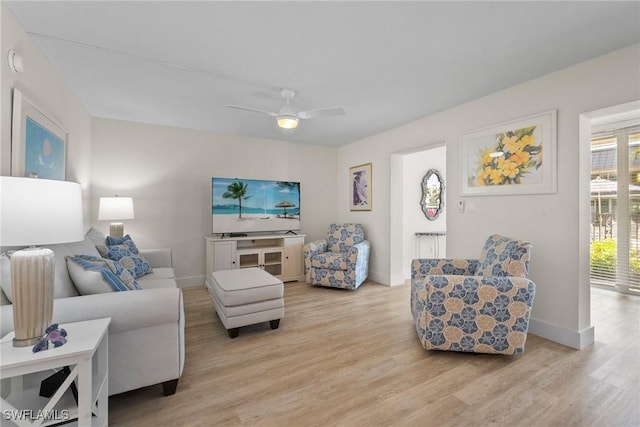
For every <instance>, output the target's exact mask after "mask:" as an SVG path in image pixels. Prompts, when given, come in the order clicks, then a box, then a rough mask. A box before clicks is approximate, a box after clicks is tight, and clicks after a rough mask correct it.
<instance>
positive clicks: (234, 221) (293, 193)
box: [211, 177, 300, 234]
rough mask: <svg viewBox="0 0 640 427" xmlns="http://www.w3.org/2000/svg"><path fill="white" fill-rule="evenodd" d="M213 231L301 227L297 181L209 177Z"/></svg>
mask: <svg viewBox="0 0 640 427" xmlns="http://www.w3.org/2000/svg"><path fill="white" fill-rule="evenodd" d="M211 218H212V230H213V234H231V233H234V234H244V233H259V232H275V231H295V230H300V183H299V182H290V181H270V180H261V179H240V178H216V177H214V178H211Z"/></svg>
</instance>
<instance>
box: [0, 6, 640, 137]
mask: <svg viewBox="0 0 640 427" xmlns="http://www.w3.org/2000/svg"><path fill="white" fill-rule="evenodd" d="M5 3H6V4H7V5H8V6H9V8H10V9H11V10H12V11H13V13H14V14H15V15H16V17H17V19H18V21H20V22H21V23H22V25H23V26H24V27H25V29H26V30H27V31H28V32H29V33H30V35H31V37H32V39H33V40H34V41H35V42H36V43H37V44H38V46H40V48H41V49H42V50H43V51H44V52H45V54H46V55H47V56H48V57H49V58H50V60H51V62H52V63H53V65H54V66H55V67H56V68H57V69H58V70H59V72H60V74H61V75H62V76H63V78H64V80H65V81H66V82H67V83H68V85H69V86H70V87H71V89H72V91H73V92H74V93H75V94H76V95H77V96H78V98H79V99H80V100H81V101H82V103H83V104H84V105H85V107H86V108H87V110H88V111H89V113H90V114H91V115H92V116H97V117H107V118H114V119H123V120H131V121H138V122H145V123H154V124H161V125H168V126H176V127H183V128H190V129H200V130H208V131H212V132H216V133H223V134H236V135H246V136H253V137H260V138H271V139H278V140H285V141H295V142H300V143H310V144H325V145H331V146H339V145H343V144H346V143H349V142H353V141H356V140H359V139H361V138H364V137H366V136H369V135H372V134H376V133H379V132H381V131H383V130H386V129H390V128H393V127H396V126H399V125H401V124H404V123H407V122H410V121H412V120H415V119H417V118H420V117H424V116H427V115H430V114H433V113H436V112H438V111H442V110H444V109H447V108H450V107H453V106H456V105H459V104H461V103H464V102H467V101H470V100H473V99H477V98H479V97H482V96H485V95H488V94H490V93H493V92H495V91H498V90H501V89H504V88H507V87H509V86H513V85H516V84H518V83H521V82H524V81H527V80H530V79H532V78H535V77H538V76H541V75H544V74H547V73H550V72H553V71H556V70H559V69H562V68H565V67H567V66H570V65H572V64H576V63H578V62H582V61H585V60H587V59H590V58H593V57H596V56H600V55H602V54H604V53H607V52H610V51H612V50H615V49H618V48H622V47H625V46H628V45H631V44H634V43H638V42H640V2H637V1H633V2H610V1H603V2H594V1H589V2H550V1H546V2H477V1H476V2H404V1H391V2H377V1H375V2H330V1H326V2H324V1H323V2H269V1H258V2H239V1H236V2H229V1H228V2H214V1H208V2H207V1H199V2H185V1H180V2H168V1H159V2H156V1H143V2H133V1H131V2H109V1H91V2H76V1H71V2H59V1H45V2H15V1H8V2H7V1H5ZM96 47H97V48H96ZM639 63H640V58H639ZM639 72H640V69H639ZM280 88H291V89H294V90H296V91H297V93H298V94H297V96H296V97H295V99H294V104H295V105H296V106H297V107H298V108H300V109H302V110H306V109H314V108H320V107H328V106H336V105H341V106H344V107H345V109H346V110H347V115H345V116H335V117H325V118H317V119H312V120H305V121H302V122H301V124H300V126H299V127H298V129H296V130H295V131H294V132H289V133H285V132H283V131H282V130H280V129H278V128H277V127H276V125H275V122H274V119H273V118H272V117H269V116H267V115H262V114H259V113H252V112H245V111H240V110H234V109H230V108H225V105H226V104H239V105H245V106H248V107H253V108H258V109H262V110H271V111H277V109H278V108H279V107H280V106H281V105H282V98H281V97H280V94H279V90H280Z"/></svg>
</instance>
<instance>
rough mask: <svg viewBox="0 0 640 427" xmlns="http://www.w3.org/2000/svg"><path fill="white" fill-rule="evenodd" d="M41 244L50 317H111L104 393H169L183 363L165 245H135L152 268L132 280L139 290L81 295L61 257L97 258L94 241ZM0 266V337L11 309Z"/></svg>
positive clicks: (177, 303)
mask: <svg viewBox="0 0 640 427" xmlns="http://www.w3.org/2000/svg"><path fill="white" fill-rule="evenodd" d="M94 241H95V237H94ZM46 247H48V248H50V249H51V250H53V252H54V254H55V259H56V277H55V300H54V305H53V322H54V323H59V324H62V325H63V324H65V323H71V322H78V321H82V320H90V319H99V318H102V317H110V318H111V324H110V325H109V395H113V394H118V393H122V392H125V391H129V390H134V389H137V388H140V387H146V386H150V385H154V384H160V383H161V384H162V386H163V391H164V394H165V396H167V395H171V394H174V393H175V391H176V387H177V385H178V380H179V379H180V376H181V374H182V370H183V367H184V308H183V301H182V290H181V289H180V288H178V286H177V284H176V281H175V277H174V273H173V268H172V260H171V250H170V249H152V250H142V249H141V250H140V253H141V254H142V255H143V256H144V257H145V258H146V259H147V260H148V261H149V264H150V265H151V267H152V268H153V273H151V274H148V275H145V276H142V277H140V278H138V279H136V280H137V282H138V284H139V285H140V287H141V288H142V289H141V290H134V291H127V292H109V293H101V294H94V295H83V296H81V295H79V294H78V291H77V290H76V287H75V286H74V284H73V281H72V280H71V277H70V276H69V273H68V270H67V262H66V256H67V255H92V256H97V257H99V256H100V255H99V253H98V251H97V250H96V246H95V244H94V243H92V241H91V240H90V238H89V237H85V240H84V241H83V242H77V243H68V244H60V245H49V246H46ZM1 265H2V272H1V273H2V274H1V275H0V277H1V279H0V280H1V283H0V285H1V287H2V290H3V291H2V294H1V295H0V300H1V301H0V303H1V305H0V336H4V335H6V334H7V333H9V332H11V331H12V330H13V310H12V306H11V302H10V298H8V295H10V289H11V284H10V278H11V276H10V273H9V270H10V268H9V263H8V259H7V258H6V257H4V260H3V261H2V263H1ZM68 338H69V339H73V337H72V336H71V337H68Z"/></svg>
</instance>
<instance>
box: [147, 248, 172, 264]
mask: <svg viewBox="0 0 640 427" xmlns="http://www.w3.org/2000/svg"><path fill="white" fill-rule="evenodd" d="M140 255H142V256H143V257H144V258H145V259H146V260H147V261H149V264H151V268H163V267H172V266H173V260H172V254H171V249H169V248H161V249H140Z"/></svg>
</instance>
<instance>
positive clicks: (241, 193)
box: [222, 181, 251, 218]
mask: <svg viewBox="0 0 640 427" xmlns="http://www.w3.org/2000/svg"><path fill="white" fill-rule="evenodd" d="M248 186H249V185H248V184H244V183H243V182H242V181H235V182H232V183H231V184H229V186H228V187H227V191H225V192H224V194H223V195H222V198H224V199H238V218H242V200H243V199H244V200H247V199H248V198H250V197H251V196H247V195H246V194H247V187H248Z"/></svg>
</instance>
